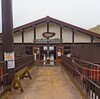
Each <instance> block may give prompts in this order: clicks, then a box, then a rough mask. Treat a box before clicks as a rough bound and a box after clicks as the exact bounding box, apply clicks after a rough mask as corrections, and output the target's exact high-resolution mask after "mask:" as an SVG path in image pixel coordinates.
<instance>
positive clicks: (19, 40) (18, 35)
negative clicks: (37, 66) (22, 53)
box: [13, 32, 22, 43]
mask: <svg viewBox="0 0 100 99" xmlns="http://www.w3.org/2000/svg"><path fill="white" fill-rule="evenodd" d="M13 37H14V43H22V34H21V32H17V33H14V34H13Z"/></svg>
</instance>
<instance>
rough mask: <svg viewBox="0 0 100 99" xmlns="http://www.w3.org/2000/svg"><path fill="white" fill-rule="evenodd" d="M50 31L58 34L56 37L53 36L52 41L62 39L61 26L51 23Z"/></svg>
mask: <svg viewBox="0 0 100 99" xmlns="http://www.w3.org/2000/svg"><path fill="white" fill-rule="evenodd" d="M49 31H50V32H54V33H56V35H55V36H53V37H52V38H50V39H54V38H59V39H60V27H59V25H57V24H53V23H50V27H49Z"/></svg>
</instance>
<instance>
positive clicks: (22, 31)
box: [21, 30, 25, 55]
mask: <svg viewBox="0 0 100 99" xmlns="http://www.w3.org/2000/svg"><path fill="white" fill-rule="evenodd" d="M21 33H22V54H23V55H24V52H25V51H24V30H21Z"/></svg>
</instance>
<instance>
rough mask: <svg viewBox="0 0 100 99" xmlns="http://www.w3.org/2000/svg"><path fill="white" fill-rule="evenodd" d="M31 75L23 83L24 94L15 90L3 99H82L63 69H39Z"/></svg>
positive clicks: (34, 70) (35, 69)
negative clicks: (30, 77)
mask: <svg viewBox="0 0 100 99" xmlns="http://www.w3.org/2000/svg"><path fill="white" fill-rule="evenodd" d="M31 75H32V80H30V79H29V80H28V79H24V80H23V81H22V83H23V89H24V92H23V93H21V92H20V90H14V89H13V90H12V92H9V93H7V94H6V95H5V96H4V98H3V99H82V98H81V96H80V95H79V93H78V91H77V90H76V88H75V87H74V85H73V84H72V82H71V81H70V79H69V77H68V76H67V75H66V74H65V72H64V71H63V70H62V69H61V67H37V68H34V69H33V70H32V72H31Z"/></svg>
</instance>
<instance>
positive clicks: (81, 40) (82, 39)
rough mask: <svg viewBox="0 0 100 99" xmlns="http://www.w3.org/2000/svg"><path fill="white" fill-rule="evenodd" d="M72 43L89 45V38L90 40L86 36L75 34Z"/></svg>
mask: <svg viewBox="0 0 100 99" xmlns="http://www.w3.org/2000/svg"><path fill="white" fill-rule="evenodd" d="M74 42H75V43H90V42H91V38H90V36H88V35H86V34H83V33H79V32H76V33H75V35H74Z"/></svg>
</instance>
